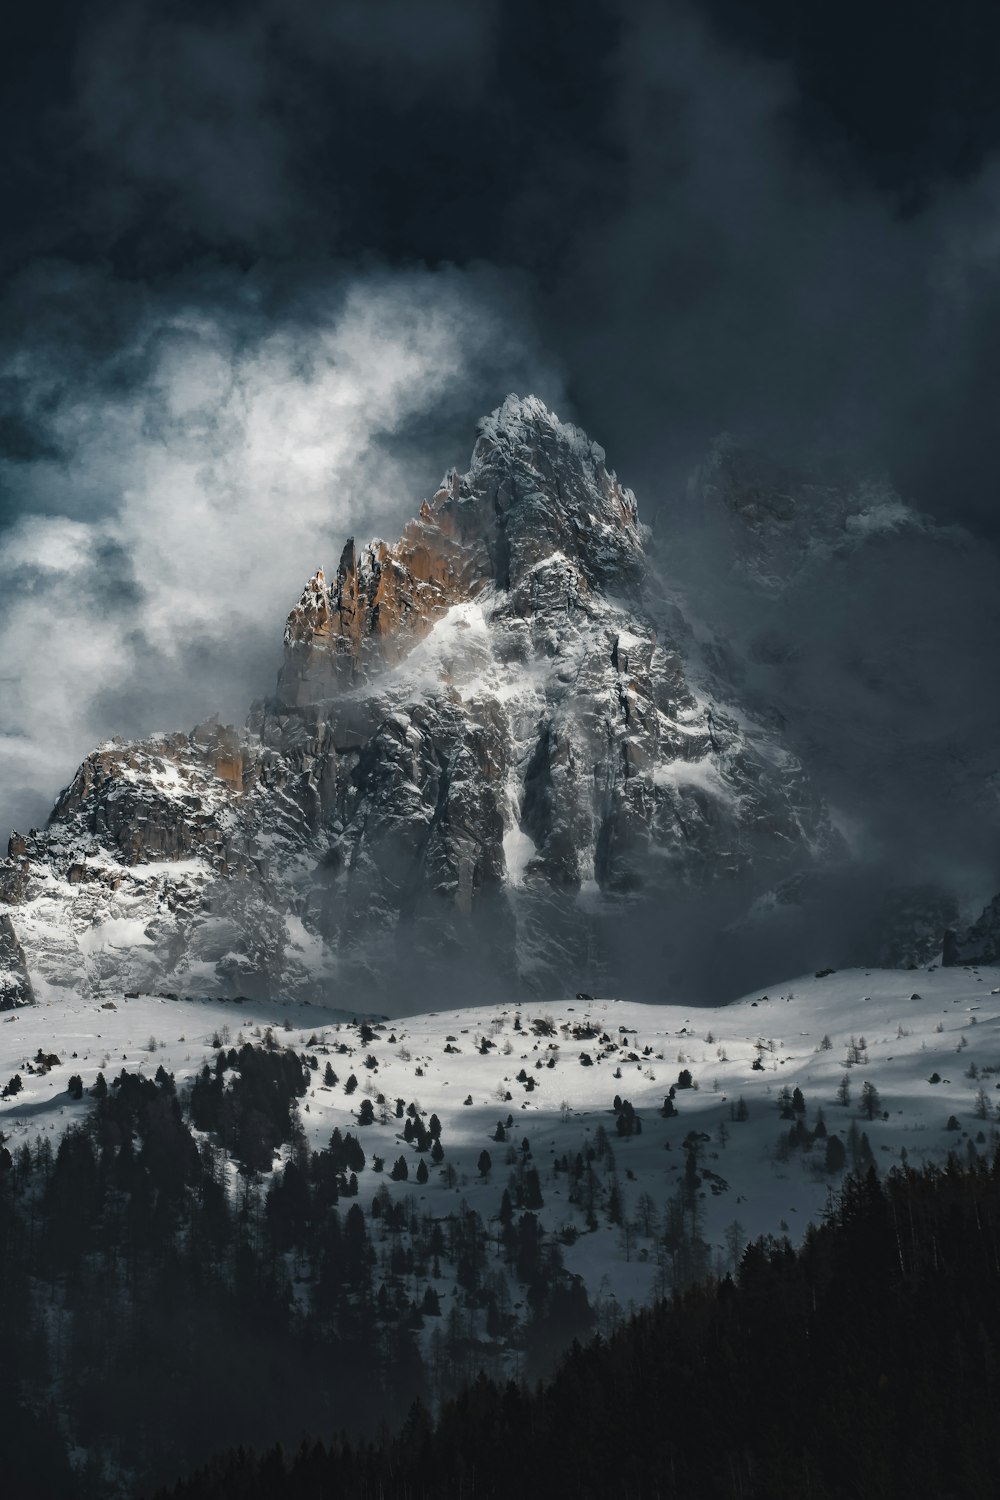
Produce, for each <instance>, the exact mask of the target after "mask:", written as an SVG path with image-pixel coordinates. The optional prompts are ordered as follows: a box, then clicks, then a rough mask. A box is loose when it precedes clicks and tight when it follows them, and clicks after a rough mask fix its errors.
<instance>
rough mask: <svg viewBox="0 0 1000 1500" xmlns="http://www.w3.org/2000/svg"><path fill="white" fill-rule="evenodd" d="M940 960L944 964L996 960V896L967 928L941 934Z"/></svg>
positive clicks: (999, 906) (999, 955)
mask: <svg viewBox="0 0 1000 1500" xmlns="http://www.w3.org/2000/svg"><path fill="white" fill-rule="evenodd" d="M943 961H944V963H945V964H946V965H948V966H956V965H958V964H996V963H1000V895H997V896H994V897H993V900H992V901H991V902H990V904H989V906H987V907H986V908H985V909H984V910H983V912H982V914H981V915H980V916H979V917H978V918H977V919H976V921H975V922H973V923H972V925H971V926H970V927H967V928H966V929H965V930H964V931H960V930H959V931H956V930H955V929H951V930H949V931H948V932H947V933H946V934H945V940H944V959H943Z"/></svg>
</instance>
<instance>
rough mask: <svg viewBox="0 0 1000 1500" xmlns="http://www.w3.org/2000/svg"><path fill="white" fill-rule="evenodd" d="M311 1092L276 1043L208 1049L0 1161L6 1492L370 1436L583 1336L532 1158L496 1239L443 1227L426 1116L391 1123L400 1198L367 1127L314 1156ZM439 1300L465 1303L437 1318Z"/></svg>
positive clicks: (113, 1488)
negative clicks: (199, 1067) (433, 1194)
mask: <svg viewBox="0 0 1000 1500" xmlns="http://www.w3.org/2000/svg"><path fill="white" fill-rule="evenodd" d="M317 1071H318V1062H317V1059H316V1058H315V1057H310V1056H305V1055H303V1056H298V1055H296V1054H295V1053H294V1052H292V1051H290V1050H285V1049H282V1048H279V1047H278V1046H277V1045H276V1044H275V1043H274V1042H273V1041H271V1043H270V1045H267V1044H265V1045H264V1046H262V1047H257V1046H250V1045H245V1046H242V1047H241V1048H240V1049H239V1050H236V1049H231V1050H229V1051H226V1049H225V1048H223V1047H222V1046H221V1043H220V1045H219V1048H218V1052H217V1056H216V1058H215V1062H214V1066H212V1067H208V1066H206V1067H205V1068H204V1069H203V1071H202V1073H201V1075H200V1076H199V1077H198V1078H197V1079H196V1080H195V1081H194V1084H193V1086H192V1087H191V1088H190V1089H189V1090H187V1091H186V1092H185V1094H184V1095H183V1096H179V1095H178V1092H177V1090H176V1088H175V1085H174V1080H173V1077H172V1076H171V1075H169V1074H168V1073H166V1072H165V1070H164V1069H163V1068H162V1067H161V1068H159V1069H158V1070H157V1073H156V1076H155V1078H147V1077H144V1076H142V1075H140V1074H137V1073H129V1072H127V1071H124V1070H123V1071H122V1073H121V1074H120V1076H119V1077H117V1078H115V1079H113V1080H112V1081H111V1082H110V1083H108V1082H107V1081H106V1080H105V1079H104V1077H103V1075H101V1076H100V1077H99V1078H98V1081H97V1084H96V1085H95V1087H94V1089H93V1090H92V1091H91V1095H92V1097H90V1098H88V1099H87V1100H86V1101H84V1102H81V1104H80V1110H81V1116H80V1122H79V1123H78V1124H74V1125H72V1126H71V1127H70V1128H69V1129H68V1130H67V1131H66V1133H65V1134H64V1135H63V1136H62V1138H61V1139H60V1140H59V1143H58V1147H57V1149H56V1150H55V1151H53V1149H52V1145H51V1143H50V1141H49V1140H48V1138H47V1137H46V1136H45V1135H44V1134H43V1135H41V1136H39V1137H38V1138H37V1139H36V1141H35V1142H34V1144H33V1145H31V1146H29V1145H28V1144H24V1145H22V1146H20V1147H19V1148H17V1149H16V1150H14V1151H13V1152H12V1151H10V1150H8V1149H7V1147H6V1146H4V1145H3V1144H2V1141H0V1491H2V1492H3V1493H5V1494H10V1495H16V1496H17V1497H18V1500H31V1497H36V1496H37V1497H44V1500H51V1497H52V1496H54V1495H57V1494H58V1495H62V1496H63V1497H66V1500H69V1497H74V1500H76V1497H80V1500H91V1497H93V1500H96V1497H97V1496H101V1497H104V1496H107V1495H108V1494H118V1493H126V1492H135V1491H136V1490H137V1489H140V1488H142V1487H146V1488H147V1489H148V1488H152V1487H153V1486H155V1485H156V1484H163V1483H167V1482H172V1481H173V1479H174V1477H175V1476H176V1475H177V1474H178V1473H183V1472H184V1471H185V1470H189V1469H192V1468H194V1467H195V1465H197V1464H199V1463H203V1462H204V1461H205V1460H206V1459H207V1458H208V1457H209V1455H211V1454H212V1453H215V1452H218V1451H219V1450H220V1449H224V1448H228V1447H230V1446H233V1445H236V1444H239V1443H244V1444H247V1443H255V1444H259V1443H260V1442H261V1440H262V1439H263V1440H265V1441H272V1440H274V1439H275V1438H280V1439H281V1440H282V1441H284V1442H286V1443H291V1444H292V1445H295V1444H297V1443H298V1442H299V1441H300V1440H301V1438H302V1435H303V1434H304V1433H321V1432H332V1431H340V1430H346V1431H348V1432H351V1433H353V1434H355V1435H358V1434H361V1435H362V1436H365V1435H371V1434H373V1433H374V1432H375V1431H377V1430H378V1429H379V1427H380V1426H381V1425H383V1424H389V1426H390V1427H395V1426H398V1425H399V1423H400V1422H402V1420H403V1418H404V1417H405V1415H406V1413H407V1411H408V1410H409V1408H410V1406H411V1404H412V1403H413V1401H414V1400H415V1399H417V1398H423V1399H424V1400H426V1401H428V1402H433V1401H436V1400H439V1399H440V1397H441V1396H442V1395H443V1394H447V1393H453V1392H457V1391H458V1390H459V1389H460V1388H461V1386H462V1384H463V1383H464V1382H465V1381H467V1380H469V1379H471V1378H472V1376H473V1375H474V1374H475V1372H476V1371H477V1370H478V1369H481V1368H483V1367H484V1366H485V1367H486V1368H496V1369H499V1368H500V1367H501V1362H502V1361H503V1360H509V1359H510V1358H512V1357H515V1358H516V1362H517V1368H518V1369H520V1370H523V1371H525V1372H527V1373H531V1372H532V1371H538V1370H542V1369H545V1368H549V1367H550V1366H551V1363H552V1361H553V1359H554V1357H555V1355H556V1354H557V1353H558V1352H560V1351H561V1350H562V1349H563V1348H565V1347H566V1345H567V1343H568V1342H569V1341H570V1340H571V1339H572V1338H573V1337H574V1335H576V1334H580V1335H581V1336H583V1335H585V1334H586V1333H587V1332H589V1330H590V1328H591V1325H592V1321H593V1316H592V1313H591V1310H590V1307H589V1304H588V1302H587V1298H586V1294H585V1292H584V1291H583V1287H582V1283H580V1282H579V1281H577V1280H575V1279H573V1278H570V1277H569V1276H567V1275H566V1273H565V1272H564V1271H563V1269H562V1263H561V1252H560V1249H559V1246H558V1244H556V1243H555V1242H554V1241H552V1240H551V1239H550V1237H549V1236H547V1235H546V1234H544V1232H543V1231H542V1228H541V1225H540V1224H539V1222H538V1220H537V1217H536V1216H535V1214H534V1213H532V1212H530V1211H526V1210H527V1206H528V1205H529V1204H530V1202H531V1201H532V1200H531V1195H530V1191H525V1192H521V1191H520V1188H519V1187H518V1184H519V1183H521V1182H524V1183H526V1184H527V1188H528V1189H529V1190H530V1188H531V1185H532V1182H531V1167H530V1157H528V1156H527V1155H526V1154H525V1158H524V1160H523V1161H522V1162H519V1164H518V1172H517V1174H516V1175H515V1176H513V1177H512V1178H511V1181H512V1182H513V1183H514V1184H515V1187H516V1188H517V1193H516V1195H515V1196H516V1197H518V1198H520V1199H521V1200H522V1201H523V1202H524V1204H525V1207H524V1208H521V1209H520V1210H519V1209H518V1207H517V1206H516V1205H515V1203H513V1202H511V1198H510V1194H509V1193H507V1194H505V1195H504V1198H505V1201H504V1203H503V1204H502V1205H500V1209H501V1211H500V1212H499V1213H498V1216H497V1220H496V1222H495V1223H494V1224H490V1225H487V1224H486V1223H484V1222H483V1220H482V1219H481V1217H480V1215H479V1214H477V1213H475V1212H474V1211H472V1210H470V1209H469V1208H468V1206H467V1205H466V1204H465V1202H464V1200H463V1199H462V1198H461V1197H460V1196H457V1195H456V1197H455V1199H454V1206H453V1208H452V1209H451V1210H450V1211H448V1212H446V1213H445V1214H444V1215H443V1216H441V1217H438V1218H434V1217H432V1216H431V1215H430V1214H429V1213H427V1212H426V1210H425V1209H422V1208H421V1207H419V1206H418V1198H417V1194H419V1187H418V1186H417V1184H419V1183H420V1182H422V1181H426V1162H427V1161H428V1160H431V1161H433V1162H434V1163H436V1164H438V1166H437V1170H439V1171H442V1172H446V1171H447V1170H448V1161H447V1159H446V1152H445V1147H444V1145H442V1139H441V1126H440V1122H439V1121H438V1120H437V1117H436V1116H434V1115H432V1116H431V1117H430V1120H429V1122H427V1123H426V1124H425V1122H424V1121H423V1120H422V1119H421V1116H420V1112H419V1110H418V1107H417V1106H416V1105H415V1104H411V1105H410V1106H408V1107H407V1108H404V1101H402V1100H400V1101H398V1114H399V1126H400V1130H399V1142H400V1145H401V1147H402V1148H403V1151H404V1152H406V1153H409V1154H411V1156H412V1157H413V1158H415V1160H416V1163H417V1170H416V1173H415V1177H414V1184H415V1185H414V1188H413V1190H412V1191H410V1190H404V1191H402V1192H398V1191H397V1194H396V1195H395V1196H393V1195H392V1194H390V1193H389V1192H388V1191H386V1189H385V1186H384V1183H385V1176H379V1175H378V1174H379V1172H380V1171H382V1169H383V1163H382V1161H381V1159H380V1158H379V1157H378V1156H375V1155H373V1156H371V1158H369V1157H368V1155H367V1154H366V1152H365V1149H364V1146H363V1145H362V1140H363V1139H365V1140H366V1139H367V1138H368V1135H369V1132H367V1131H365V1130H364V1129H359V1130H358V1132H357V1134H353V1133H352V1132H350V1131H348V1132H346V1133H345V1134H342V1133H341V1132H340V1130H337V1129H335V1130H334V1131H333V1132H332V1135H331V1137H330V1139H329V1142H328V1144H327V1146H326V1147H325V1148H324V1149H322V1150H319V1151H315V1150H310V1149H309V1148H308V1146H307V1142H306V1139H305V1135H304V1132H303V1130H302V1126H301V1121H300V1119H299V1115H298V1100H299V1099H300V1098H301V1097H302V1096H303V1095H304V1094H305V1093H306V1090H307V1087H308V1085H309V1082H310V1079H311V1076H312V1075H313V1074H315V1073H316V1072H317ZM73 1097H75V1095H74V1096H73ZM379 1100H380V1105H381V1106H382V1107H383V1108H385V1107H386V1105H387V1101H384V1100H382V1099H381V1096H379ZM364 1119H365V1113H364V1111H362V1112H360V1117H359V1124H360V1123H363V1121H364ZM279 1148H280V1150H281V1157H282V1160H281V1161H280V1162H278V1163H277V1164H276V1162H275V1156H276V1153H277V1152H278V1150H279ZM400 1159H401V1160H402V1161H403V1165H404V1170H408V1168H407V1167H406V1158H405V1156H402V1157H401V1158H400ZM442 1161H443V1165H440V1164H441V1163H442ZM272 1169H273V1170H272ZM451 1172H452V1175H454V1168H452V1169H451ZM386 1175H388V1173H386ZM362 1193H363V1194H364V1196H363V1197H362ZM499 1198H500V1192H499V1189H498V1200H499ZM508 1271H509V1273H510V1275H511V1276H512V1277H514V1278H515V1279H516V1280H517V1281H518V1282H519V1283H521V1286H522V1287H523V1292H522V1294H521V1295H522V1297H523V1302H524V1304H526V1308H527V1312H525V1311H524V1310H523V1309H522V1311H521V1312H520V1314H518V1312H517V1310H516V1308H515V1307H514V1306H513V1299H512V1297H511V1295H510V1293H509V1291H508V1281H507V1273H508ZM435 1283H437V1286H440V1287H442V1289H443V1288H446V1287H448V1286H449V1285H456V1286H457V1288H458V1289H459V1295H458V1296H457V1297H455V1298H450V1299H449V1302H450V1304H451V1305H450V1306H449V1307H448V1308H447V1310H446V1309H444V1308H443V1307H442V1305H441V1301H442V1299H441V1297H440V1296H439V1292H438V1290H437V1287H436V1286H435ZM422 1328H424V1329H426V1330H427V1331H428V1336H427V1338H426V1339H425V1340H424V1341H423V1353H422V1350H421V1341H420V1340H419V1339H418V1336H417V1335H418V1333H419V1331H420V1330H421V1329H422ZM511 1351H516V1355H514V1354H512V1352H511ZM491 1359H492V1360H493V1361H494V1362H495V1363H494V1364H493V1365H492V1366H491V1364H490V1360H491ZM72 1450H75V1453H72ZM71 1453H72V1456H73V1464H72V1465H71V1463H70V1456H71ZM81 1454H82V1455H86V1458H85V1460H84V1461H83V1462H82V1463H81Z"/></svg>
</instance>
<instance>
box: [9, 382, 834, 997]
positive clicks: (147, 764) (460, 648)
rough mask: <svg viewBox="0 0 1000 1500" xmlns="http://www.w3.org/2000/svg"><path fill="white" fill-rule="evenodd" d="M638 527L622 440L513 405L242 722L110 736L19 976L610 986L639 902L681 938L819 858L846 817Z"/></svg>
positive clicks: (33, 858)
mask: <svg viewBox="0 0 1000 1500" xmlns="http://www.w3.org/2000/svg"><path fill="white" fill-rule="evenodd" d="M644 540H645V537H644V532H643V528H642V527H641V526H640V524H639V520H638V508H637V505H636V501H635V497H634V496H633V495H632V493H631V491H629V490H628V489H626V488H625V487H624V486H623V485H622V484H621V483H620V482H619V480H618V479H617V477H616V476H615V474H614V473H613V471H612V470H610V469H609V468H608V467H607V464H606V461H605V457H604V453H603V451H602V449H600V448H599V447H598V446H597V444H595V443H592V442H591V441H590V440H589V438H587V437H586V436H585V434H583V433H582V432H580V431H579V429H577V428H575V427H573V426H570V425H568V424H564V423H562V422H560V421H559V419H558V418H557V417H556V416H554V415H553V414H552V413H551V412H549V411H548V410H547V409H546V408H545V407H544V405H543V404H542V403H541V402H540V401H538V400H537V399H536V398H535V397H526V398H523V399H522V398H519V397H513V396H512V397H508V399H507V400H506V401H505V402H504V403H503V405H502V406H501V407H499V408H498V409H497V411H495V412H494V413H492V414H491V415H490V416H489V417H487V418H486V419H485V420H484V422H483V423H482V424H481V425H480V431H479V436H478V439H477V441H476V444H475V448H474V450H473V454H472V459H471V462H470V465H469V468H468V470H467V472H466V473H464V474H459V473H456V472H454V471H452V472H450V473H449V474H448V475H447V476H446V478H445V481H444V483H443V484H442V486H441V487H440V488H439V490H438V491H437V493H436V494H435V495H434V496H433V498H432V499H431V500H429V501H424V503H423V504H422V505H421V506H420V509H419V512H418V514H417V515H416V516H415V517H414V518H413V520H411V521H410V522H409V523H408V524H407V525H406V527H405V528H404V529H403V532H402V535H401V536H400V537H399V539H398V540H397V541H395V542H393V543H387V542H386V541H383V540H379V539H376V540H374V541H372V542H369V543H368V544H367V545H366V546H363V547H361V548H359V547H358V546H357V545H356V544H355V541H354V539H353V538H350V539H348V540H347V542H346V544H345V545H344V546H343V548H342V550H341V553H340V558H339V563H338V565H337V568H336V572H335V573H334V574H332V575H331V574H329V573H328V572H326V571H324V570H323V569H318V570H317V571H316V572H314V573H313V575H312V576H311V577H310V578H309V579H308V581H307V582H306V585H305V588H304V590H303V593H302V595H301V597H300V599H299V600H298V602H297V603H296V604H295V606H294V607H293V608H292V610H291V612H290V614H289V616H288V621H287V625H286V629H285V658H284V664H283V666H282V670H281V673H280V676H279V680H278V686H277V691H276V693H275V695H274V697H273V698H272V699H270V700H268V701H267V702H265V703H262V704H259V705H257V706H256V707H255V708H254V709H253V711H252V712H251V715H250V718H249V720H248V723H247V727H246V730H245V731H244V732H243V733H242V734H238V733H237V732H236V731H234V730H225V729H222V728H220V726H219V725H217V724H210V725H207V726H202V727H201V728H200V729H198V730H196V731H195V732H194V733H192V734H191V735H175V736H158V737H154V738H153V739H151V740H149V741H147V742H145V743H142V744H138V745H111V746H109V747H106V748H105V749H102V750H101V751H100V752H97V753H95V754H94V755H92V756H90V757H88V760H87V761H86V762H85V764H84V766H83V767H82V768H81V771H80V772H79V773H78V775H77V777H76V778H75V780H74V782H73V785H72V787H71V788H70V789H69V791H68V792H67V793H66V794H64V796H63V797H62V798H61V799H60V801H59V803H58V804H57V806H56V809H55V812H54V813H53V817H52V819H51V821H50V826H49V829H48V830H47V831H46V832H45V833H44V834H37V835H32V836H29V837H28V838H27V839H25V840H22V841H20V843H19V844H18V846H17V848H16V850H12V853H11V856H10V858H9V860H8V862H7V865H6V867H0V897H2V898H3V899H5V900H6V901H7V902H8V904H9V905H10V906H11V907H12V908H13V909H14V910H13V917H12V921H13V932H12V935H11V937H12V940H16V941H17V942H18V943H20V944H21V948H22V950H23V953H24V966H23V967H24V968H25V974H24V975H23V976H21V979H19V981H18V983H19V985H20V990H19V993H24V994H26V993H28V988H27V986H28V983H29V982H30V983H34V988H35V990H36V991H37V990H38V989H39V987H40V986H41V988H42V989H44V987H45V985H46V984H54V985H66V984H70V985H73V986H83V987H84V988H101V987H102V986H103V985H105V984H107V983H108V982H110V979H111V976H113V975H114V976H117V977H119V978H120V979H121V981H122V982H123V983H124V984H132V985H136V984H142V985H145V986H146V987H147V988H158V987H162V986H166V987H169V988H170V989H171V990H177V989H182V988H183V989H184V990H190V991H192V992H195V993H230V994H231V993H246V994H271V993H274V992H276V991H280V992H281V993H285V994H299V995H303V996H305V995H309V996H315V997H322V998H327V997H329V995H330V994H331V987H333V989H334V990H335V989H336V987H337V986H339V985H348V986H350V987H351V988H353V987H354V986H356V985H357V984H358V983H361V984H362V985H363V986H364V988H365V991H366V993H368V994H370V995H371V994H374V993H376V992H378V991H383V990H385V989H386V988H393V989H394V993H395V994H396V1000H395V1001H394V1003H397V1004H399V1003H402V1004H404V1007H405V1005H406V1003H407V1002H400V1000H399V987H400V986H405V987H408V989H409V991H413V990H414V988H415V984H416V983H418V982H419V984H420V985H421V986H422V997H423V998H427V997H428V996H429V995H431V994H434V995H436V994H437V993H440V992H441V989H442V988H444V989H445V990H447V987H448V986H449V985H451V984H452V983H453V982H454V977H453V976H454V973H455V972H457V971H456V969H455V965H456V963H457V964H459V965H461V968H462V973H463V975H464V977H465V982H468V976H469V974H470V973H475V974H476V976H477V982H481V983H482V985H483V986H484V987H485V989H484V992H489V990H490V989H492V988H506V989H508V990H509V988H510V987H511V986H512V985H513V986H517V985H528V986H531V987H535V988H537V987H539V986H541V985H547V984H550V983H551V982H552V980H553V976H555V975H557V974H558V975H561V976H562V977H563V978H564V979H565V978H566V976H571V983H573V984H580V985H583V986H587V987H589V986H591V985H592V984H594V983H596V982H597V980H598V979H599V978H602V977H605V978H606V977H610V975H611V973H613V972H614V966H615V963H616V962H617V960H616V959H615V956H614V955H615V954H616V952H617V953H618V955H619V956H620V955H621V954H622V953H626V954H627V953H628V952H629V950H630V947H631V945H630V944H629V943H628V942H623V940H622V936H621V927H622V922H623V919H624V917H625V916H626V914H627V913H628V911H630V910H631V909H632V908H633V907H634V906H635V905H636V904H637V903H645V904H646V906H647V909H648V908H649V907H650V905H651V904H652V905H655V906H657V908H658V909H661V910H662V913H663V915H662V917H660V918H658V919H657V923H656V934H657V942H663V943H664V954H666V953H667V952H668V951H669V946H670V944H669V937H668V936H667V934H668V933H669V930H670V928H671V926H672V924H673V923H674V922H676V923H678V924H682V925H683V924H684V923H685V921H686V920H687V919H686V917H685V916H684V915H683V914H684V913H685V912H687V911H689V910H690V908H691V903H692V902H694V903H696V902H697V901H698V900H699V899H700V897H701V896H703V895H704V893H705V892H707V891H708V890H709V889H710V888H716V889H717V888H718V887H719V886H720V885H721V886H726V885H727V884H729V885H731V886H732V888H733V890H734V891H735V890H739V891H740V892H741V893H742V894H741V895H740V897H739V898H737V897H736V896H735V895H734V896H733V897H731V898H729V899H730V904H731V902H732V901H733V900H737V899H739V900H742V899H743V897H744V894H745V891H744V888H745V887H747V888H749V890H750V892H751V894H752V893H753V892H755V891H757V890H758V889H759V888H760V887H761V886H762V885H763V886H766V885H767V884H769V883H770V882H771V881H773V880H774V879H776V878H780V876H781V875H782V874H787V873H789V872H790V871H793V870H795V869H796V868H798V867H799V866H800V864H802V863H803V862H804V863H805V864H809V863H810V862H811V861H812V860H813V859H814V858H815V857H816V853H817V851H822V850H823V849H824V847H825V846H826V845H827V843H828V841H829V840H830V838H831V830H830V825H829V822H828V819H827V818H826V815H825V813H824V812H823V809H822V808H821V806H820V805H819V803H818V801H817V799H816V798H815V797H814V796H813V795H812V793H811V792H810V789H809V786H808V784H807V781H806V778H805V777H804V775H803V773H802V768H801V766H800V765H799V764H798V763H797V761H796V760H795V758H794V757H793V756H791V755H789V754H788V753H787V751H786V750H785V748H784V747H783V746H782V745H781V744H780V743H779V742H778V741H777V740H776V739H775V737H774V735H773V734H770V733H768V732H765V730H764V729H762V728H761V726H760V725H759V724H757V723H755V722H754V721H753V720H752V718H750V717H749V716H747V715H745V714H741V713H737V712H733V711H732V710H728V709H723V708H722V707H721V706H720V704H719V703H717V702H713V701H712V699H711V698H709V697H708V696H707V695H706V692H705V690H704V686H703V685H699V683H698V682H697V680H696V679H695V678H691V677H689V675H688V669H687V666H686V664H685V660H684V658H683V655H682V647H681V644H680V643H681V641H683V640H684V639H686V637H685V636H684V634H683V632H679V634H678V636H677V638H676V639H674V638H668V637H667V636H666V635H665V634H664V632H663V629H662V628H659V629H658V628H657V627H658V622H657V621H656V619H655V618H654V616H653V614H652V612H651V608H650V606H649V604H648V603H647V600H646V597H645V590H644V587H643V582H644V569H645V558H644ZM733 914H734V915H735V914H736V913H735V912H734V913H733ZM11 953H12V954H14V959H16V953H15V951H14V949H13V948H11ZM658 953H659V950H658ZM666 961H667V960H666V959H665V958H663V957H657V956H650V958H649V959H648V960H647V961H646V966H647V967H648V969H649V971H650V974H651V975H652V974H653V973H656V972H657V971H658V969H659V968H660V967H661V966H662V963H663V962H666ZM19 962H20V961H19V960H18V961H17V963H18V964H19ZM11 963H12V965H13V967H12V972H13V969H14V968H16V967H17V964H15V963H14V960H13V959H12V961H11ZM18 972H20V970H18ZM35 981H37V982H35ZM15 998H16V996H15ZM413 998H414V1000H416V999H418V998H421V996H420V995H419V994H414V995H413ZM368 1003H372V1002H371V999H369V1002H368Z"/></svg>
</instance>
